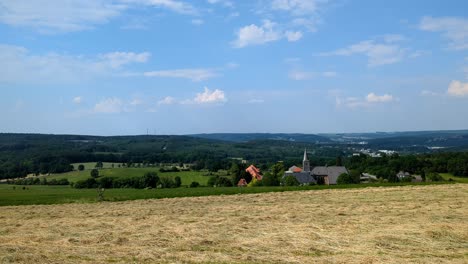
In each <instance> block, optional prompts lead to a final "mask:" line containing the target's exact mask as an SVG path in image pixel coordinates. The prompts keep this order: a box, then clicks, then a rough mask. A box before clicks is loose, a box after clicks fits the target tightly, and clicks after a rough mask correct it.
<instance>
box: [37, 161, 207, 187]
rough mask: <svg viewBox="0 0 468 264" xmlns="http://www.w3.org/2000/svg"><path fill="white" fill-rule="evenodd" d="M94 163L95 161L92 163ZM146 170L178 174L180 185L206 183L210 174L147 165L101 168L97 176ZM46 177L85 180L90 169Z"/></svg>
mask: <svg viewBox="0 0 468 264" xmlns="http://www.w3.org/2000/svg"><path fill="white" fill-rule="evenodd" d="M93 164H96V163H93ZM147 172H157V174H158V176H159V177H164V176H167V177H172V178H174V177H176V176H179V177H180V178H181V179H182V185H185V186H188V185H190V183H192V182H194V181H196V182H198V183H200V184H201V185H206V184H207V182H208V179H209V178H210V176H204V174H207V173H206V172H199V171H181V172H159V168H158V167H148V168H113V169H101V170H99V176H100V177H103V176H108V177H116V178H127V177H141V176H143V175H144V174H145V173H147ZM41 177H46V178H47V180H52V179H57V180H59V179H63V178H66V179H68V181H70V182H77V181H80V180H86V179H87V178H89V177H90V170H84V171H70V172H66V173H60V174H52V175H50V176H41Z"/></svg>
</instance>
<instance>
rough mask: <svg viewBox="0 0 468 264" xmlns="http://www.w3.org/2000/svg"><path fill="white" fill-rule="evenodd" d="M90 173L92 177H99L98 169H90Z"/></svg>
mask: <svg viewBox="0 0 468 264" xmlns="http://www.w3.org/2000/svg"><path fill="white" fill-rule="evenodd" d="M90 174H91V177H93V178H98V177H99V171H98V170H97V169H92V170H91V173H90Z"/></svg>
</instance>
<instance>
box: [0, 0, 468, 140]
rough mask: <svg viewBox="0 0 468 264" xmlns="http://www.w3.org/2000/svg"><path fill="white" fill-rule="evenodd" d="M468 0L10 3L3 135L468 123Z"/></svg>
mask: <svg viewBox="0 0 468 264" xmlns="http://www.w3.org/2000/svg"><path fill="white" fill-rule="evenodd" d="M467 10H468V2H467V1H463V0H460V1H456V0H450V1H419V0H414V1H396V0H395V1H383V0H373V1H365V0H362V1H351V0H335V1H334V0H270V1H266V0H258V1H257V0H252V1H228V0H203V1H202V0H200V1H183V0H114V1H112V0H93V1H84V0H67V1H64V0H37V1H26V0H15V1H10V0H0V69H1V72H0V90H1V92H2V96H1V97H0V113H1V115H0V124H1V126H0V132H27V133H56V134H62V133H67V134H94V135H125V134H146V131H147V130H148V131H149V132H150V133H151V134H189V133H210V132H297V133H324V132H372V131H407V130H438V129H467V128H468V14H467Z"/></svg>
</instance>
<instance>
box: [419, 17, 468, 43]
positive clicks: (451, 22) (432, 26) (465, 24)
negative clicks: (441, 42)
mask: <svg viewBox="0 0 468 264" xmlns="http://www.w3.org/2000/svg"><path fill="white" fill-rule="evenodd" d="M419 29H421V30H424V31H431V32H442V34H443V35H444V37H446V38H447V39H448V40H449V41H450V42H449V48H451V49H454V50H466V49H468V19H466V18H458V17H430V16H425V17H423V18H422V19H421V22H420V23H419Z"/></svg>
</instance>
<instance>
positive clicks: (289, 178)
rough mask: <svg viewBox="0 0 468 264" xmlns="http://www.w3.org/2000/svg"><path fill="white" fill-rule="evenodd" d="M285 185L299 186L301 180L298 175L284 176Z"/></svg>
mask: <svg viewBox="0 0 468 264" xmlns="http://www.w3.org/2000/svg"><path fill="white" fill-rule="evenodd" d="M283 185H284V186H299V181H298V180H297V179H296V177H294V176H292V175H289V176H286V177H284V179H283Z"/></svg>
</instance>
